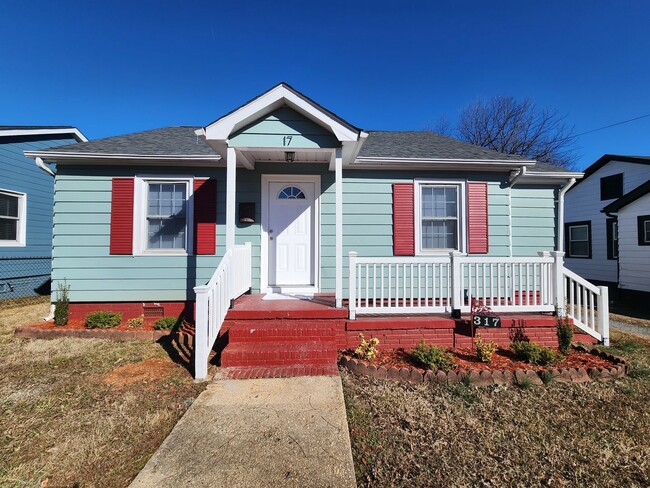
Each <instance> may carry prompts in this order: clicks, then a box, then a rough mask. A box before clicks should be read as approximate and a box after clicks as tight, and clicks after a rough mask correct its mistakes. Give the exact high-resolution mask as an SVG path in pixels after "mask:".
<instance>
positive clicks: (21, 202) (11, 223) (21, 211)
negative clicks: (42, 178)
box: [0, 189, 27, 247]
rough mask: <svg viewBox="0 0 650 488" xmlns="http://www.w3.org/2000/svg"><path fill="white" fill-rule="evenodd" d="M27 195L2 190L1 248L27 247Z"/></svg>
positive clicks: (0, 204)
mask: <svg viewBox="0 0 650 488" xmlns="http://www.w3.org/2000/svg"><path fill="white" fill-rule="evenodd" d="M26 235H27V194H26V193H19V192H15V191H11V190H3V189H0V247H25V245H26V241H27V240H26Z"/></svg>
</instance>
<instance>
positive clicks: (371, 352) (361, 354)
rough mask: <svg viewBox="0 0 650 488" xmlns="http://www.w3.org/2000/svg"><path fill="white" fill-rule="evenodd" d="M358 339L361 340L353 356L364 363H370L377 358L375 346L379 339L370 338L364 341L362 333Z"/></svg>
mask: <svg viewBox="0 0 650 488" xmlns="http://www.w3.org/2000/svg"><path fill="white" fill-rule="evenodd" d="M359 339H361V344H359V345H358V346H357V348H356V349H355V350H354V354H355V355H356V356H357V357H358V358H359V359H363V360H365V361H372V360H373V359H375V358H376V357H377V353H378V352H379V351H378V350H377V344H379V339H377V338H376V337H372V338H371V339H370V340H369V341H367V340H366V339H365V337H364V336H363V333H361V334H359Z"/></svg>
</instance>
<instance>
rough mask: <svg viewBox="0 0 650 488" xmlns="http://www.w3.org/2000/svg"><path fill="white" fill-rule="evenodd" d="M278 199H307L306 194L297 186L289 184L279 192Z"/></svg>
mask: <svg viewBox="0 0 650 488" xmlns="http://www.w3.org/2000/svg"><path fill="white" fill-rule="evenodd" d="M278 199H280V200H285V199H302V200H304V199H305V194H304V193H303V192H302V190H301V189H300V188H298V187H297V186H287V187H285V188H283V189H282V190H281V191H280V193H278Z"/></svg>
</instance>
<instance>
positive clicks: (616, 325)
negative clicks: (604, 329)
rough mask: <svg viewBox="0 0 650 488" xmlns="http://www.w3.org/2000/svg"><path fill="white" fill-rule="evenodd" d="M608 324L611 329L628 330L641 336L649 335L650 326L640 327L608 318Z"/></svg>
mask: <svg viewBox="0 0 650 488" xmlns="http://www.w3.org/2000/svg"><path fill="white" fill-rule="evenodd" d="M609 326H610V328H612V329H617V330H620V331H623V332H629V333H630V334H636V335H640V336H643V337H650V327H642V326H640V325H632V324H628V323H626V322H618V321H616V320H610V321H609Z"/></svg>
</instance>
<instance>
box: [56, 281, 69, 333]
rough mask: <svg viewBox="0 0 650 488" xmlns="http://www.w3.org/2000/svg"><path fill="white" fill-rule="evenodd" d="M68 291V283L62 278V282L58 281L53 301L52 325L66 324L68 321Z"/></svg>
mask: <svg viewBox="0 0 650 488" xmlns="http://www.w3.org/2000/svg"><path fill="white" fill-rule="evenodd" d="M69 291H70V285H68V283H67V282H66V281H65V280H63V283H61V282H59V284H58V286H57V291H56V301H55V302H54V325H66V324H67V323H68V315H69V309H70V299H69V298H68V292H69Z"/></svg>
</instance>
